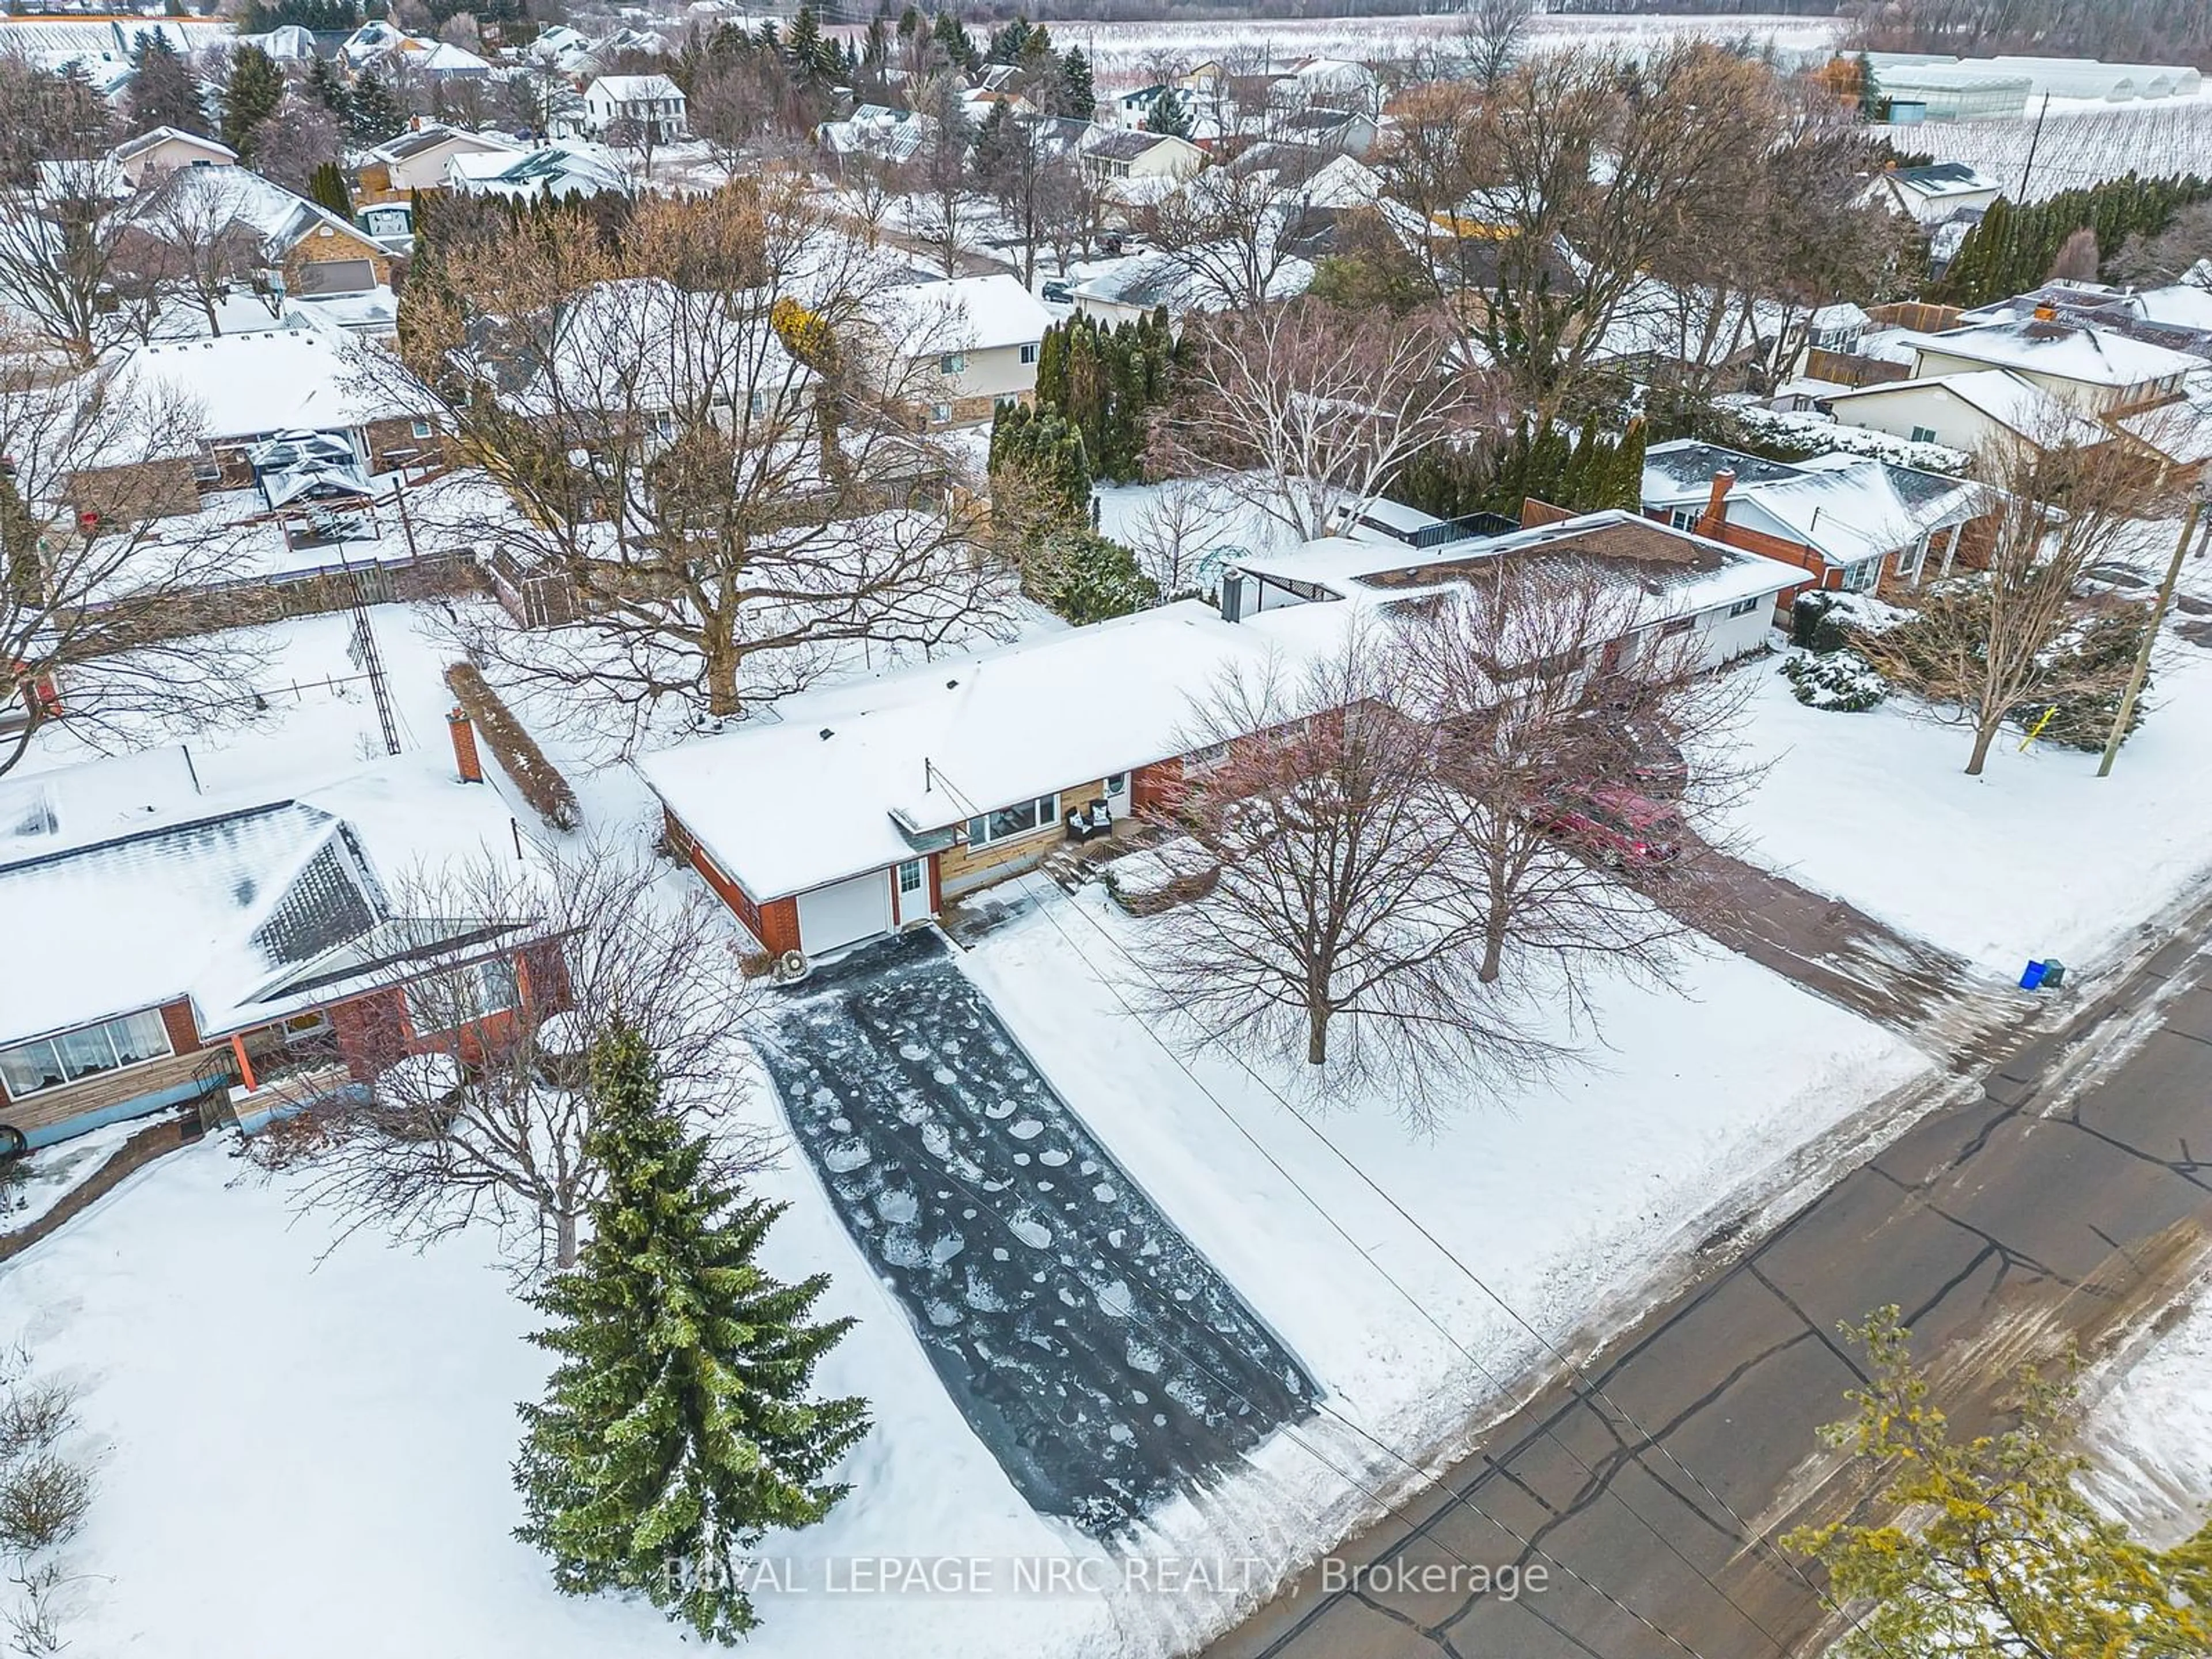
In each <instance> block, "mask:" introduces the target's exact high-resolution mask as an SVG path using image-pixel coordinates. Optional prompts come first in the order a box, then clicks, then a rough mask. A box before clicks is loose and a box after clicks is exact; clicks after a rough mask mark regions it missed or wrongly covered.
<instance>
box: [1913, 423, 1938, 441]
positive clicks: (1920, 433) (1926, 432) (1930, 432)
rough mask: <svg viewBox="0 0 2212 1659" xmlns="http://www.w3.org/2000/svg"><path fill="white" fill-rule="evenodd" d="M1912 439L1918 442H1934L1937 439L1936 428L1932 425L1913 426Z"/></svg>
mask: <svg viewBox="0 0 2212 1659" xmlns="http://www.w3.org/2000/svg"><path fill="white" fill-rule="evenodd" d="M1912 441H1913V442H1915V443H1917V444H1932V443H1934V442H1935V441H1936V428H1934V427H1932V426H1916V427H1914V428H1912Z"/></svg>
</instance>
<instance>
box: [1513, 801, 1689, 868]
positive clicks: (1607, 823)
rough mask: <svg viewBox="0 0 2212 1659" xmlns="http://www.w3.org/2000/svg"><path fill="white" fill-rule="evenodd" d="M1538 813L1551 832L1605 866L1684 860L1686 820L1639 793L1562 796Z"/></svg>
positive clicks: (1639, 865)
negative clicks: (1683, 831) (1684, 824)
mask: <svg viewBox="0 0 2212 1659" xmlns="http://www.w3.org/2000/svg"><path fill="white" fill-rule="evenodd" d="M1538 810H1539V811H1540V813H1541V820H1540V821H1541V823H1542V824H1543V826H1544V828H1545V829H1547V830H1549V831H1550V832H1551V833H1552V834H1553V835H1555V836H1559V839H1560V840H1562V841H1565V842H1571V843H1572V844H1573V845H1574V846H1575V847H1577V848H1579V849H1580V850H1582V851H1583V852H1585V853H1587V854H1589V855H1590V856H1591V857H1593V858H1595V859H1596V860H1599V861H1600V862H1601V863H1605V864H1610V865H1614V866H1619V867H1621V868H1650V867H1652V866H1658V865H1662V864H1668V863H1671V862H1672V861H1673V860H1675V859H1676V858H1678V857H1680V855H1681V851H1682V820H1681V818H1680V816H1679V815H1677V814H1676V812H1675V811H1674V808H1673V807H1671V806H1668V805H1665V804H1664V803H1662V802H1660V801H1656V800H1653V799H1650V797H1649V796H1645V795H1639V794H1638V793H1635V792H1634V791H1633V790H1630V789H1620V788H1615V787H1611V786H1601V787H1598V788H1595V789H1589V790H1562V791H1560V792H1559V793H1557V794H1555V795H1553V797H1552V798H1551V799H1548V800H1547V801H1546V802H1544V804H1543V805H1542V806H1541V807H1540V808H1539V809H1538Z"/></svg>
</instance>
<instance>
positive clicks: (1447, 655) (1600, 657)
mask: <svg viewBox="0 0 2212 1659" xmlns="http://www.w3.org/2000/svg"><path fill="white" fill-rule="evenodd" d="M1653 622H1654V617H1653V616H1652V615H1651V612H1650V598H1649V596H1648V595H1647V593H1646V592H1645V591H1644V584H1643V582H1642V581H1641V580H1634V579H1631V580H1622V577H1621V574H1620V573H1619V572H1617V571H1616V572H1607V571H1606V570H1604V569H1603V568H1601V567H1599V566H1597V565H1595V564H1594V563H1591V562H1570V561H1566V560H1560V559H1543V558H1541V557H1539V556H1530V557H1525V558H1524V557H1521V556H1510V555H1509V556H1500V557H1498V559H1496V560H1494V561H1493V562H1491V563H1490V564H1489V565H1488V566H1487V568H1485V569H1483V570H1482V571H1480V573H1479V574H1475V575H1474V577H1473V578H1472V579H1471V580H1469V581H1468V583H1467V584H1466V585H1465V586H1460V587H1457V588H1455V589H1454V590H1453V591H1452V592H1449V593H1448V594H1446V595H1445V596H1443V598H1441V599H1437V600H1435V601H1432V602H1431V603H1430V604H1429V605H1428V606H1427V607H1426V608H1425V611H1424V612H1423V614H1422V615H1421V616H1420V617H1419V618H1418V619H1417V620H1414V621H1411V622H1409V623H1407V626H1406V629H1405V633H1404V636H1403V643H1404V649H1405V657H1404V661H1405V671H1404V674H1403V677H1402V678H1403V682H1404V686H1405V690H1404V693H1403V694H1402V695H1403V702H1404V703H1405V705H1406V706H1407V708H1409V709H1413V710H1417V711H1418V712H1419V714H1420V716H1421V717H1422V718H1424V719H1425V720H1432V721H1434V722H1435V723H1437V726H1439V727H1440V728H1441V731H1442V733H1443V747H1444V756H1443V762H1442V765H1443V771H1444V775H1445V776H1446V777H1447V778H1448V779H1449V781H1450V784H1451V786H1452V787H1453V789H1454V791H1455V793H1457V794H1458V795H1459V796H1461V797H1462V799H1464V800H1465V802H1466V805H1467V811H1466V813H1465V816H1464V817H1463V818H1462V833H1463V834H1464V835H1465V836H1466V837H1467V840H1468V849H1469V851H1470V853H1471V854H1472V859H1473V865H1474V879H1475V881H1476V883H1477V888H1478V891H1479V893H1480V908H1481V910H1482V913H1483V927H1482V963H1481V968H1480V978H1481V979H1482V980H1483V981H1484V982H1485V983H1489V982H1491V981H1495V980H1497V979H1498V977H1499V976H1500V975H1501V974H1502V973H1503V972H1504V969H1505V967H1506V964H1507V962H1508V960H1509V958H1510V959H1511V960H1513V961H1514V962H1516V963H1519V964H1521V965H1522V968H1523V969H1527V970H1530V971H1535V972H1538V973H1539V974H1541V977H1542V981H1543V983H1544V984H1545V985H1546V986H1547V988H1550V989H1554V991H1555V994H1559V995H1563V996H1564V997H1565V998H1566V999H1567V1000H1568V1001H1569V1002H1570V1003H1571V1006H1572V1007H1573V1009H1574V1010H1575V1011H1576V1012H1577V1014H1579V1015H1582V1016H1584V1017H1587V1015H1588V1013H1589V999H1588V997H1587V995H1586V993H1585V987H1586V985H1587V984H1588V981H1589V978H1590V976H1591V975H1593V974H1594V973H1595V972H1599V971H1604V972H1611V973H1626V974H1629V975H1645V976H1647V977H1649V976H1656V975H1657V974H1658V973H1660V972H1661V971H1662V969H1665V968H1666V967H1667V966H1668V963H1670V962H1671V961H1672V960H1673V959H1674V956H1675V954H1676V952H1677V951H1678V950H1679V948H1680V946H1681V945H1682V944H1683V943H1684V941H1685V939H1686V936H1687V934H1688V932H1689V928H1688V924H1687V922H1686V921H1685V920H1683V919H1682V917H1681V915H1680V914H1679V911H1680V908H1681V907H1680V906H1672V907H1669V908H1668V909H1662V908H1660V907H1659V906H1656V905H1654V904H1650V903H1648V902H1644V900H1643V899H1641V898H1639V897H1638V896H1637V895H1635V894H1634V893H1633V892H1632V891H1631V890H1628V889H1627V888H1626V887H1624V886H1623V885H1622V884H1621V883H1620V880H1619V879H1618V878H1617V877H1615V876H1614V875H1613V874H1611V873H1609V872H1608V867H1607V866H1620V864H1622V863H1623V862H1624V858H1623V854H1622V851H1621V849H1620V848H1617V847H1615V846H1613V845H1612V844H1611V843H1610V842H1590V843H1586V844H1581V845H1577V843H1576V842H1575V840H1574V839H1573V837H1572V836H1571V834H1570V835H1567V836H1562V835H1561V833H1560V828H1559V827H1560V824H1561V823H1562V812H1563V809H1565V808H1568V807H1571V808H1572V809H1573V810H1574V811H1577V812H1579V813H1581V814H1583V815H1585V816H1587V815H1589V814H1592V813H1607V814H1614V813H1619V812H1621V811H1641V810H1642V808H1643V805H1644V804H1646V803H1648V804H1649V805H1652V806H1656V807H1659V808H1661V809H1662V811H1664V812H1665V813H1666V814H1668V816H1667V817H1665V818H1663V819H1660V820H1656V821H1655V822H1654V823H1652V824H1651V825H1649V826H1647V827H1646V829H1644V833H1645V834H1648V835H1649V836H1650V837H1651V838H1652V840H1653V841H1655V842H1662V843H1664V844H1666V845H1668V846H1669V847H1671V848H1672V852H1671V858H1672V860H1674V869H1675V871H1676V872H1679V868H1680V862H1681V861H1682V860H1693V859H1695V858H1696V857H1697V856H1699V854H1700V853H1701V852H1702V851H1703V850H1704V849H1705V845H1706V843H1705V842H1704V841H1703V840H1702V838H1699V837H1693V836H1692V835H1691V834H1690V832H1691V831H1692V830H1693V829H1706V830H1707V831H1708V833H1710V829H1709V826H1710V824H1711V819H1712V815H1713V811H1714V809H1715V808H1716V807H1717V806H1718V805H1721V804H1723V801H1724V800H1726V799H1734V798H1735V796H1736V795H1737V794H1738V793H1741V789H1742V788H1743V787H1744V786H1745V784H1746V783H1747V781H1749V780H1748V775H1747V773H1746V772H1745V771H1744V770H1743V769H1741V767H1738V766H1736V765H1734V764H1732V763H1727V762H1725V761H1723V759H1722V758H1721V757H1723V756H1724V755H1726V754H1728V753H1729V752H1731V750H1732V749H1733V745H1730V744H1727V743H1726V742H1725V738H1726V737H1727V735H1728V732H1729V728H1730V727H1731V726H1732V725H1733V723H1734V720H1735V716H1736V714H1738V713H1739V711H1740V709H1741V704H1742V702H1743V699H1744V696H1745V694H1746V693H1747V690H1749V685H1750V683H1749V681H1748V680H1745V679H1741V678H1738V679H1735V680H1729V679H1725V678H1720V677H1717V676H1715V675H1712V674H1710V673H1708V672H1707V671H1706V665H1705V661H1704V659H1703V656H1702V654H1701V646H1700V643H1699V639H1698V636H1697V635H1696V632H1695V631H1694V630H1691V631H1687V632H1682V633H1677V634H1674V635H1668V634H1665V633H1663V632H1662V631H1660V630H1659V629H1656V628H1655V627H1654V626H1653V625H1652V624H1653ZM1632 803H1633V804H1632ZM1623 824H1624V827H1626V821H1625V820H1624V821H1623ZM1670 911H1671V912H1674V913H1670Z"/></svg>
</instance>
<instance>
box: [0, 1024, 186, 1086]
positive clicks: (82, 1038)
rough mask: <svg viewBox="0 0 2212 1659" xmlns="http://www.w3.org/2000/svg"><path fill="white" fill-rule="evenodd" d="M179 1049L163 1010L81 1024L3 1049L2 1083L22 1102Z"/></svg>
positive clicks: (1, 1052) (0, 1079) (0, 1076)
mask: <svg viewBox="0 0 2212 1659" xmlns="http://www.w3.org/2000/svg"><path fill="white" fill-rule="evenodd" d="M172 1052H173V1050H172V1049H171V1048H170V1047H169V1034H168V1031H167V1030H166V1029H165V1028H164V1027H163V1026H162V1024H161V1012H160V1011H159V1010H158V1009H154V1008H149V1009H147V1010H145V1011H144V1012H142V1013H136V1014H125V1015H124V1016H123V1017H122V1018H119V1019H107V1020H102V1021H101V1022H100V1024H97V1025H86V1026H81V1027H79V1028H78V1029H77V1030H74V1031H64V1032H63V1033H62V1034H61V1035H60V1036H52V1037H42V1038H41V1039H40V1040H39V1041H38V1042H19V1043H17V1044H16V1045H15V1047H14V1048H0V1086H4V1087H5V1088H6V1089H7V1091H8V1094H9V1098H10V1099H14V1100H21V1099H22V1098H24V1097H26V1096H27V1095H35V1094H39V1093H40V1092H42V1091H45V1090H47V1089H59V1088H62V1087H64V1085H68V1084H71V1083H76V1082H77V1081H79V1080H81V1079H84V1078H88V1077H98V1076H99V1075H100V1073H103V1072H119V1071H121V1070H122V1069H123V1068H124V1067H125V1066H140V1065H143V1064H144V1063H145V1062H146V1061H148V1060H160V1059H161V1058H163V1057H164V1056H166V1055H167V1054H170V1053H172Z"/></svg>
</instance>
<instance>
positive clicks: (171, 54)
mask: <svg viewBox="0 0 2212 1659" xmlns="http://www.w3.org/2000/svg"><path fill="white" fill-rule="evenodd" d="M131 64H132V66H133V68H134V69H135V70H137V73H135V74H134V75H132V76H131V85H130V88H129V89H128V90H127V91H126V92H125V94H124V98H123V106H124V111H125V118H126V119H127V121H128V123H129V125H130V128H131V131H133V132H134V133H136V132H148V131H152V130H153V129H154V128H155V127H174V128H176V129H177V130H178V131H179V132H195V133H197V134H198V135H199V136H200V137H203V138H204V137H207V136H208V118H207V106H206V105H205V103H204V102H203V101H202V100H201V97H200V83H199V82H198V81H197V80H196V79H194V78H193V76H192V72H191V69H190V68H188V67H187V66H186V65H185V60H184V58H183V57H182V56H181V55H180V54H179V52H178V51H177V49H176V48H175V47H174V46H171V45H170V44H169V42H168V40H167V37H166V36H164V35H160V34H149V33H141V34H140V35H139V36H138V43H137V47H136V48H135V49H134V50H133V51H132V52H131Z"/></svg>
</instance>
